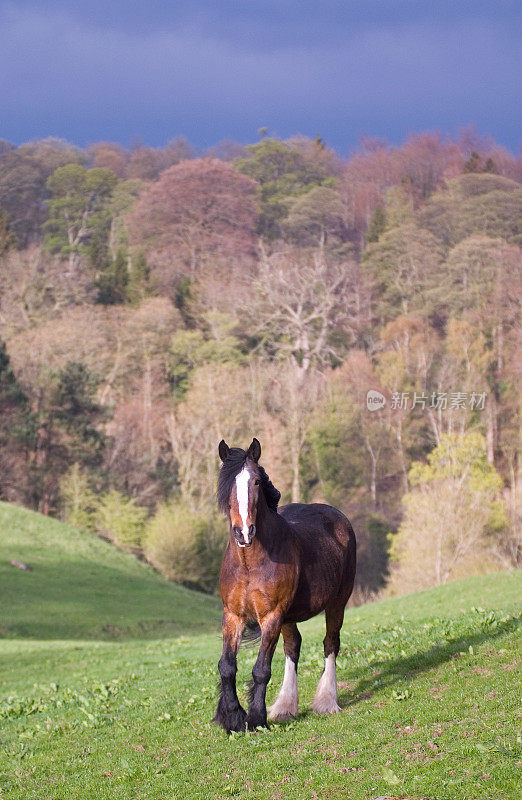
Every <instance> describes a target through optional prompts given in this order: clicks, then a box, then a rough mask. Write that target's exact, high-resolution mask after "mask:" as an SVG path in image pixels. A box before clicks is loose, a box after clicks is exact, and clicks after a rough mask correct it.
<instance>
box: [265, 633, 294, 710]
mask: <svg viewBox="0 0 522 800" xmlns="http://www.w3.org/2000/svg"><path fill="white" fill-rule="evenodd" d="M281 633H282V634H283V641H284V650H285V656H286V658H285V677H284V679H283V685H282V686H281V688H280V690H279V694H278V695H277V699H276V701H275V703H274V705H273V706H270V708H269V709H268V718H269V719H271V720H278V721H280V722H282V721H283V720H286V719H290V717H295V716H296V714H297V710H298V706H299V697H298V694H297V662H298V661H299V652H300V650H301V634H300V633H299V631H298V629H297V625H296V624H295V622H287V623H286V624H285V625H283V626H282V628H281Z"/></svg>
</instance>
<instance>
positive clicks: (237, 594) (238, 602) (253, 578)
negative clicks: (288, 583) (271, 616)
mask: <svg viewBox="0 0 522 800" xmlns="http://www.w3.org/2000/svg"><path fill="white" fill-rule="evenodd" d="M278 595H279V592H278V591H277V586H276V585H274V586H270V585H269V584H268V582H267V580H266V577H265V579H264V580H261V579H260V577H259V576H258V575H257V574H256V572H245V573H244V574H243V575H242V576H241V580H240V581H238V583H237V585H236V586H235V587H234V589H233V591H232V592H230V594H229V596H228V601H227V605H228V608H229V609H230V611H231V612H232V613H233V614H236V615H237V616H238V617H242V618H243V619H245V618H246V619H259V617H263V616H265V614H267V613H269V612H270V611H272V610H273V608H275V607H276V606H277V605H278Z"/></svg>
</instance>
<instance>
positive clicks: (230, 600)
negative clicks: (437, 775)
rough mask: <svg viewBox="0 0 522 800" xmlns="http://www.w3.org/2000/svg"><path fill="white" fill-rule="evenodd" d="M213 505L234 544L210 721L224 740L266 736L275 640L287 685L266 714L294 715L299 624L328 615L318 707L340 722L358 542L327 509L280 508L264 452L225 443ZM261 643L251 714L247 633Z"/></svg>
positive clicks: (222, 584) (227, 566)
mask: <svg viewBox="0 0 522 800" xmlns="http://www.w3.org/2000/svg"><path fill="white" fill-rule="evenodd" d="M218 452H219V456H220V459H221V461H222V465H221V468H220V471H219V477H218V490H217V501H218V505H219V507H220V509H221V510H222V511H223V512H224V514H225V515H226V516H227V517H228V521H229V526H230V530H229V533H230V535H229V541H228V545H227V548H226V551H225V554H224V557H223V562H222V565H221V572H220V577H219V589H220V594H221V599H222V601H223V621H222V630H223V651H222V654H221V658H220V660H219V664H218V669H219V675H220V697H219V702H218V706H217V711H216V714H215V717H214V720H213V721H214V722H216V723H217V724H218V725H221V726H222V727H223V728H224V729H225V730H226V731H227V733H230V732H231V731H245V730H246V729H248V730H255V729H257V728H259V727H261V728H268V727H269V726H268V718H267V708H266V689H267V685H268V682H269V680H270V677H271V663H272V656H273V654H274V651H275V648H276V645H277V641H278V639H279V635H280V634H281V633H282V635H283V644H284V653H285V671H284V679H283V684H282V686H281V689H280V691H279V694H278V696H277V699H276V700H275V702H274V704H273V705H272V706H271V707H270V708H269V709H268V717H269V719H270V720H273V721H279V722H281V721H285V720H288V719H290V718H291V717H294V716H296V715H297V713H298V691H297V664H298V661H299V652H300V649H301V634H300V633H299V630H298V627H297V623H298V622H303V621H304V620H307V619H310V618H311V617H314V616H315V615H316V614H319V613H320V612H321V611H324V612H325V616H326V636H325V637H324V641H323V644H324V659H325V660H324V670H323V672H322V675H321V678H320V680H319V683H318V686H317V691H316V693H315V697H314V700H313V704H312V708H313V710H314V711H315V712H316V713H319V714H335V713H337V712H339V711H340V710H341V709H340V708H339V706H338V704H337V680H336V658H337V655H338V653H339V644H340V639H339V631H340V629H341V626H342V624H343V618H344V610H345V606H346V604H347V602H348V599H349V597H350V595H351V593H352V589H353V582H354V578H355V568H356V541H355V534H354V532H353V528H352V526H351V524H350V522H349V521H348V519H347V518H346V517H345V515H344V514H343V513H342V512H341V511H339V510H338V509H336V508H333V507H332V506H329V505H325V504H323V503H310V504H304V503H290V504H289V505H285V506H283V507H281V508H278V503H279V500H280V498H281V494H280V492H279V491H278V490H277V489H276V488H275V486H274V485H273V484H272V482H271V481H270V479H269V477H268V475H267V474H266V472H265V470H264V469H263V467H262V466H260V464H259V458H260V456H261V445H260V444H259V441H258V440H257V439H255V438H254V439H253V440H252V443H251V444H250V446H249V447H248V449H247V450H242V449H241V448H239V447H229V446H228V445H227V444H226V442H225V441H224V440H221V442H220V443H219V447H218ZM249 629H250V630H256V632H257V634H258V636H259V635H260V638H261V643H260V647H259V653H258V657H257V660H256V662H255V664H254V667H253V669H252V683H251V688H250V697H249V704H248V712H246V711H245V709H244V708H243V707H242V706H241V704H240V702H239V699H238V696H237V691H236V673H237V654H238V650H239V645H240V644H241V641H242V639H243V637H244V636H245V635H248V630H249Z"/></svg>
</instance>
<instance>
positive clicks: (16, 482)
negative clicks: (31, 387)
mask: <svg viewBox="0 0 522 800" xmlns="http://www.w3.org/2000/svg"><path fill="white" fill-rule="evenodd" d="M34 438H35V419H34V416H33V415H32V414H31V411H30V408H29V401H28V398H27V396H26V394H25V392H24V391H23V390H22V388H21V386H20V384H19V383H18V381H17V379H16V376H15V374H14V372H13V370H12V369H11V365H10V359H9V355H8V353H7V350H6V346H5V343H4V342H2V341H0V498H2V499H6V500H17V501H25V502H27V501H28V500H29V497H28V492H29V470H28V465H27V462H28V457H29V453H30V450H31V448H32V445H33V443H34Z"/></svg>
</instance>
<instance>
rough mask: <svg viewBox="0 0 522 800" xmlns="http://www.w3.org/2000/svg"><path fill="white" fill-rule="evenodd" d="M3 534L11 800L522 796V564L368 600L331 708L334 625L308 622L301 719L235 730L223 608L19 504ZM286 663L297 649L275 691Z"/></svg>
mask: <svg viewBox="0 0 522 800" xmlns="http://www.w3.org/2000/svg"><path fill="white" fill-rule="evenodd" d="M0 530H2V534H1V542H0V547H1V551H0V581H1V582H2V583H1V588H2V594H3V598H2V612H1V613H2V622H1V624H2V629H3V636H4V637H5V638H3V639H0V747H1V750H0V798H1V800H14V798H17V800H18V798H20V800H21V799H22V798H23V799H24V800H25V799H27V800H36V799H38V800H41V799H42V798H46V800H72V798H74V800H76V799H78V800H83V798H85V799H87V798H89V799H90V798H94V797H96V798H97V800H98V799H99V800H102V799H104V798H122V799H124V800H127V799H129V800H130V799H131V798H132V800H135V799H136V800H137V799H138V798H143V799H144V800H145V798H146V799H147V800H160V799H161V800H171V799H172V798H177V797H180V796H183V797H187V798H233V797H238V798H243V797H244V798H259V799H260V800H261V798H262V799H263V800H265V799H266V800H268V798H285V800H286V798H289V799H292V798H295V800H297V799H298V798H299V800H301V798H324V800H326V798H350V800H352V799H353V800H358V798H361V799H362V798H365V799H366V798H375V797H379V796H387V797H393V798H416V799H417V800H420V799H421V798H428V799H429V800H443V799H445V798H448V800H449V798H452V799H453V798H456V799H461V800H479V798H490V799H491V800H501V799H502V800H505V799H506V798H519V796H520V791H519V785H520V784H519V778H520V776H519V771H520V765H521V764H522V752H521V733H520V729H521V728H522V720H521V717H520V708H519V707H517V703H518V701H519V688H520V679H519V671H518V669H517V664H518V662H519V661H520V637H519V635H518V632H517V631H518V629H517V621H518V614H519V609H520V598H521V596H522V574H521V573H520V572H509V573H502V574H493V575H487V576H483V577H480V578H474V579H468V580H465V581H459V582H456V583H453V584H451V585H449V586H447V587H441V588H438V589H433V590H429V591H427V592H421V593H418V594H415V595H411V596H409V597H405V598H400V599H397V600H387V601H385V602H381V603H376V604H374V605H371V606H366V607H363V608H352V609H350V610H349V611H348V612H347V615H346V621H345V625H344V627H343V631H342V636H341V653H340V657H339V660H338V680H339V693H340V704H341V706H342V708H343V712H342V713H341V714H338V715H336V716H333V717H326V718H323V717H318V716H316V715H313V714H311V713H310V712H309V710H308V709H309V705H310V701H311V698H312V696H313V693H314V690H315V686H316V684H317V680H318V678H319V675H320V672H321V668H322V651H321V640H322V637H323V635H324V629H323V628H324V621H323V619H322V618H317V619H316V620H312V621H310V622H308V623H306V624H304V625H302V626H301V630H302V633H303V651H302V659H301V665H300V670H299V684H300V708H301V714H300V716H299V717H298V718H297V719H296V720H295V721H293V722H291V723H287V724H284V725H273V726H272V728H271V730H270V731H269V732H262V733H252V734H246V735H233V736H231V737H230V738H227V737H226V735H225V734H224V733H223V732H222V731H221V730H220V729H217V728H216V727H214V726H213V725H212V724H211V723H210V721H209V720H210V718H211V716H212V714H213V712H214V709H215V704H216V682H217V666H216V665H217V659H218V658H219V652H220V636H219V625H218V621H217V620H218V617H219V607H218V604H217V603H216V602H215V601H214V600H212V599H211V598H204V597H200V596H199V595H195V594H192V593H190V592H187V591H182V590H181V589H179V588H178V587H175V586H171V585H170V584H168V583H166V582H165V581H162V580H161V579H160V578H159V577H157V576H156V575H154V574H153V573H152V572H151V571H150V570H149V569H147V568H146V567H145V566H144V565H142V564H139V563H137V562H135V561H134V560H133V559H132V558H131V557H129V556H126V555H125V554H122V553H118V552H116V551H115V550H113V549H112V548H110V546H108V545H105V543H103V542H99V541H97V540H94V539H93V540H91V539H89V538H88V537H85V536H82V535H80V534H77V533H76V532H74V531H73V530H72V529H70V528H65V527H64V526H61V525H60V524H59V523H56V522H53V521H51V520H46V519H43V518H42V517H38V516H37V515H32V514H29V513H28V512H24V511H21V510H19V509H13V508H11V507H7V506H0ZM46 542H49V543H50V545H51V546H50V547H48V546H46ZM10 558H18V559H19V560H22V561H26V562H28V563H30V564H31V565H33V566H34V570H33V572H31V573H25V572H21V571H19V570H16V569H14V568H13V567H11V566H10V565H9V564H8V561H9V559H10ZM6 561H7V564H6ZM60 567H62V568H60ZM49 582H51V583H52V585H49ZM109 598H110V599H109ZM205 626H206V627H205ZM154 632H155V633H154ZM111 636H112V639H111ZM60 637H61V638H60ZM254 658H255V650H253V649H251V648H245V649H243V650H242V651H241V653H240V671H239V681H238V684H239V687H240V694H241V695H242V696H243V697H244V696H245V685H246V682H247V680H248V674H249V670H250V669H251V668H252V664H253V661H254ZM282 672H283V658H282V654H281V648H280V647H279V648H278V652H277V654H276V657H275V659H274V667H273V679H272V682H271V684H270V686H269V698H270V699H271V698H273V697H274V695H275V693H276V691H277V688H278V684H279V683H280V680H281V678H282Z"/></svg>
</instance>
